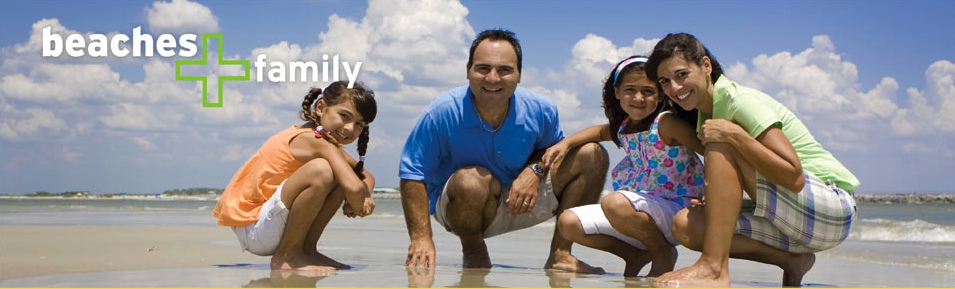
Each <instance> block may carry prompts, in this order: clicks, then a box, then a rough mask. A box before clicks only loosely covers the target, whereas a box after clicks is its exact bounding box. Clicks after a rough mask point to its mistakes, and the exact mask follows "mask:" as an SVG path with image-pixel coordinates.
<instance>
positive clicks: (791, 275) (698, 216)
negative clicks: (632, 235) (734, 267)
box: [673, 206, 816, 287]
mask: <svg viewBox="0 0 955 289" xmlns="http://www.w3.org/2000/svg"><path fill="white" fill-rule="evenodd" d="M703 210H705V207H703V206H697V207H691V208H687V209H683V210H682V211H680V212H679V213H677V216H676V218H674V226H673V227H674V228H673V229H674V235H676V236H677V238H678V239H680V240H681V242H682V243H683V245H684V246H686V247H687V248H689V249H691V250H695V251H700V250H702V246H703V241H702V240H703V238H704V236H703V234H702V232H704V231H705V230H706V228H705V223H704V222H703V219H704V212H703ZM730 257H731V258H737V259H745V260H750V261H756V262H760V263H765V264H772V265H776V266H777V267H779V268H780V269H782V270H783V286H787V287H798V286H800V284H801V283H802V277H803V276H805V275H806V273H807V272H809V269H812V266H813V265H814V264H815V262H816V256H815V254H812V253H806V254H797V253H789V252H785V251H782V250H779V249H776V248H774V247H770V246H769V245H766V244H763V243H762V242H759V241H756V240H753V239H750V238H746V237H744V236H742V235H734V236H733V244H732V246H731V247H730Z"/></svg>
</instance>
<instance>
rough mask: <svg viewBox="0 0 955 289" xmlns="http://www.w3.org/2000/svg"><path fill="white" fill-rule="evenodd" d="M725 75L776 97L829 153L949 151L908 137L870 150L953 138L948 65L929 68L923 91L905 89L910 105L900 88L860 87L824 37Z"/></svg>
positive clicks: (954, 82) (884, 82)
mask: <svg viewBox="0 0 955 289" xmlns="http://www.w3.org/2000/svg"><path fill="white" fill-rule="evenodd" d="M726 74H727V76H728V77H730V78H731V79H733V80H735V81H737V82H739V83H741V84H743V85H746V86H750V87H753V88H756V89H759V90H761V91H763V92H766V93H768V94H770V95H772V96H774V97H775V98H776V99H777V100H779V101H780V102H782V103H783V104H785V105H786V106H787V107H788V108H789V109H790V110H792V111H793V112H795V113H796V114H797V115H798V116H799V117H800V119H801V120H802V121H803V122H805V123H806V124H807V126H809V127H810V129H812V131H813V134H814V135H815V136H816V138H818V139H821V140H822V141H823V142H824V144H825V145H827V146H832V147H835V148H840V149H853V150H856V149H875V150H885V149H887V147H893V146H894V149H899V150H904V151H907V152H910V153H917V154H923V153H927V152H934V153H940V152H944V151H950V150H951V148H947V147H946V145H945V143H946V142H944V141H943V142H935V143H932V144H925V143H918V142H924V139H920V140H902V139H908V138H895V139H894V140H892V141H880V143H882V144H883V147H882V148H878V149H876V148H873V147H872V146H871V144H872V143H873V139H874V138H875V137H876V136H883V135H886V134H891V135H896V136H912V135H923V136H928V137H929V138H945V139H948V140H952V139H953V133H955V114H952V113H950V112H951V111H953V109H955V64H952V62H950V61H947V60H940V61H937V62H935V63H933V64H932V65H931V66H929V67H928V68H927V70H926V72H925V79H926V82H927V86H926V89H925V90H918V89H916V88H908V89H905V91H906V93H905V94H906V95H907V101H901V100H902V99H903V96H902V95H900V94H901V90H900V89H901V88H900V87H899V84H898V82H897V81H896V80H895V79H894V78H892V77H884V78H882V79H881V80H880V81H879V83H877V84H876V85H875V86H874V87H873V88H871V89H868V90H866V89H865V88H862V87H860V84H859V80H858V68H857V66H856V65H855V64H854V63H852V62H849V61H846V60H843V59H842V56H841V55H840V54H838V53H837V52H836V45H835V44H834V43H833V41H832V40H831V39H830V38H829V37H828V36H825V35H820V36H815V37H813V39H812V44H811V47H809V48H807V49H806V50H803V51H801V52H799V53H796V54H793V53H790V52H786V51H784V52H778V53H776V54H773V55H765V54H764V55H759V56H757V57H756V58H754V59H753V60H752V62H751V65H746V64H743V63H735V64H733V65H730V66H729V67H728V68H727V69H726ZM900 103H908V106H900ZM939 133H940V134H939ZM899 140H902V141H899ZM942 155H951V154H950V153H942Z"/></svg>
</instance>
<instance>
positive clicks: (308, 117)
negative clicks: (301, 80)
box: [299, 87, 322, 126]
mask: <svg viewBox="0 0 955 289" xmlns="http://www.w3.org/2000/svg"><path fill="white" fill-rule="evenodd" d="M321 95H322V89H321V88H317V87H313V88H312V89H310V90H309V91H308V94H306V95H305V100H303V101H302V111H300V112H299V118H301V119H302V120H304V121H308V122H312V124H314V125H315V126H319V125H321V123H319V120H318V114H315V110H314V109H312V105H313V104H315V101H316V100H317V99H318V97H319V96H321Z"/></svg>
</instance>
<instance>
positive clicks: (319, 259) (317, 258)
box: [308, 252, 351, 270]
mask: <svg viewBox="0 0 955 289" xmlns="http://www.w3.org/2000/svg"><path fill="white" fill-rule="evenodd" d="M308 256H309V258H312V260H314V261H313V262H312V263H313V264H321V265H325V266H330V267H333V268H335V269H339V270H348V269H351V265H348V264H345V263H341V262H338V261H335V259H332V258H329V257H328V256H325V254H322V253H319V252H312V253H309V254H308Z"/></svg>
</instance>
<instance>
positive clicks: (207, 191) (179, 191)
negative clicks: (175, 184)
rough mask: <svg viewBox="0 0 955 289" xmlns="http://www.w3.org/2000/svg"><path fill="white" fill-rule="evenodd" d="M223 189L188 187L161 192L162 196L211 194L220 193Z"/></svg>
mask: <svg viewBox="0 0 955 289" xmlns="http://www.w3.org/2000/svg"><path fill="white" fill-rule="evenodd" d="M223 190H224V189H216V188H189V189H173V190H166V191H163V192H162V195H163V196H207V195H211V194H216V195H221V194H222V191H223Z"/></svg>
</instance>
